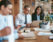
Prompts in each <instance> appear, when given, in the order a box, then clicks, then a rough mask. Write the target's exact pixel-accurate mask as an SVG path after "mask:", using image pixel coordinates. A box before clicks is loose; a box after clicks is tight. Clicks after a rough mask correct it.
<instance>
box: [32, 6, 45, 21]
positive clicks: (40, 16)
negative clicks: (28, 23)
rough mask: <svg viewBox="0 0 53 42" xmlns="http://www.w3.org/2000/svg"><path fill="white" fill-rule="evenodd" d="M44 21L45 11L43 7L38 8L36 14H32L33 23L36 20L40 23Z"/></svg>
mask: <svg viewBox="0 0 53 42" xmlns="http://www.w3.org/2000/svg"><path fill="white" fill-rule="evenodd" d="M43 19H44V11H43V9H42V7H41V6H38V7H37V8H36V9H35V12H34V13H33V14H32V21H34V20H37V21H40V20H43Z"/></svg>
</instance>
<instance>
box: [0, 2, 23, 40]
mask: <svg viewBox="0 0 53 42" xmlns="http://www.w3.org/2000/svg"><path fill="white" fill-rule="evenodd" d="M1 11H2V14H1V19H2V21H1V23H2V25H1V29H4V28H5V27H8V24H9V23H10V22H11V21H12V22H11V23H10V25H11V27H12V28H13V29H14V24H13V16H12V15H9V13H11V12H12V4H11V3H10V2H9V1H7V3H5V4H2V7H1ZM8 19H12V20H8ZM11 27H10V28H11ZM13 32H14V37H15V39H18V38H22V36H21V34H18V33H17V32H15V31H13ZM3 39H4V40H8V36H4V37H3Z"/></svg>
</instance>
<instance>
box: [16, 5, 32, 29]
mask: <svg viewBox="0 0 53 42" xmlns="http://www.w3.org/2000/svg"><path fill="white" fill-rule="evenodd" d="M29 12H30V7H29V6H28V5H25V6H24V9H23V13H19V14H18V15H17V16H16V20H15V25H16V27H17V29H18V28H21V27H30V25H31V23H32V19H31V14H29Z"/></svg>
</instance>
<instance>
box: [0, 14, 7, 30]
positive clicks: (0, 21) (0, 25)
mask: <svg viewBox="0 0 53 42" xmlns="http://www.w3.org/2000/svg"><path fill="white" fill-rule="evenodd" d="M6 19H7V18H6V16H3V15H1V14H0V30H2V29H4V28H5V27H6V26H7V20H6Z"/></svg>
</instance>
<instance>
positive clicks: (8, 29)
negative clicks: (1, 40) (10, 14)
mask: <svg viewBox="0 0 53 42" xmlns="http://www.w3.org/2000/svg"><path fill="white" fill-rule="evenodd" d="M10 33H11V29H10V27H5V28H4V29H3V30H1V36H7V35H10Z"/></svg>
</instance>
